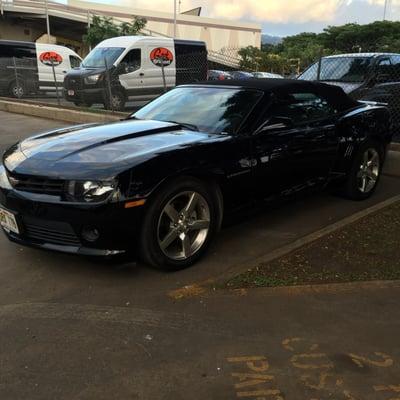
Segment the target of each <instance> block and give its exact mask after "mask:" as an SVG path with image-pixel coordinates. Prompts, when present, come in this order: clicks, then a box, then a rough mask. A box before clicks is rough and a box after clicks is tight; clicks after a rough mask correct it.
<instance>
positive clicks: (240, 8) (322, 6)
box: [121, 0, 379, 23]
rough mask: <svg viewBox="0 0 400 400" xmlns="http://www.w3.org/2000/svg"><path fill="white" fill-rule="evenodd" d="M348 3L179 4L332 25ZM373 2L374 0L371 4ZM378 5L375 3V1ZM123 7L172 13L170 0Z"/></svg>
mask: <svg viewBox="0 0 400 400" xmlns="http://www.w3.org/2000/svg"><path fill="white" fill-rule="evenodd" d="M348 1H349V0H182V10H188V9H190V8H194V7H198V6H202V7H203V8H204V10H205V14H206V15H207V16H210V17H214V18H227V19H250V20H258V21H267V22H268V21H271V22H275V23H287V22H300V23H301V22H311V21H326V22H329V21H333V20H334V18H335V15H336V12H337V11H338V9H339V8H340V7H341V5H342V4H343V3H346V2H348ZM371 1H375V0H371ZM376 1H379V0H376ZM121 3H122V4H123V5H125V6H130V7H133V8H144V9H152V10H160V11H172V6H173V1H172V0H152V1H148V0H121Z"/></svg>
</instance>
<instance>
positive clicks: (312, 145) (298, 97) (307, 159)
mask: <svg viewBox="0 0 400 400" xmlns="http://www.w3.org/2000/svg"><path fill="white" fill-rule="evenodd" d="M291 98H292V99H293V106H294V107H296V108H297V109H298V110H299V112H301V114H302V116H303V121H301V124H300V126H301V127H302V129H297V130H296V131H295V132H293V134H292V136H291V138H290V154H291V165H292V169H293V171H292V179H293V181H294V184H295V185H299V186H302V185H307V186H308V185H314V184H318V183H321V182H323V181H325V180H326V178H327V177H328V175H329V173H330V170H331V168H332V167H333V164H334V162H335V159H336V155H337V149H338V145H339V138H338V135H337V132H336V123H337V116H338V112H337V110H336V109H335V108H334V107H333V106H332V105H330V104H329V103H328V101H327V100H326V99H324V98H323V97H321V96H319V95H317V94H315V93H312V92H299V93H292V94H291Z"/></svg>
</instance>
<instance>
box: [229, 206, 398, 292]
mask: <svg viewBox="0 0 400 400" xmlns="http://www.w3.org/2000/svg"><path fill="white" fill-rule="evenodd" d="M396 279H400V203H396V204H394V205H392V206H390V207H388V208H385V209H383V210H381V211H379V212H377V213H375V214H373V215H370V216H367V217H365V218H363V219H361V220H359V221H357V222H355V223H353V224H351V225H348V226H346V227H345V228H342V229H340V230H338V231H336V232H334V233H332V234H330V235H328V236H326V237H324V238H321V239H319V240H317V241H315V242H313V243H311V244H309V245H307V246H305V247H303V248H302V249H299V250H297V251H295V252H293V253H291V254H288V255H286V256H284V257H281V258H278V259H276V260H273V261H271V262H269V263H266V264H261V265H259V266H257V267H255V268H251V269H249V270H248V271H247V272H245V273H242V274H240V275H237V276H235V277H234V278H232V279H230V280H229V281H227V282H226V283H224V285H223V286H224V287H225V288H226V287H228V288H232V289H239V288H250V287H262V286H270V287H273V286H293V285H301V284H319V283H336V282H354V281H371V280H396Z"/></svg>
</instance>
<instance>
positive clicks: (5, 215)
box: [0, 208, 19, 234]
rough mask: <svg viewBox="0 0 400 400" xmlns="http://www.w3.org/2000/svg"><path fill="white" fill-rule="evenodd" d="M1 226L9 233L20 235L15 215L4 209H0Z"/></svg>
mask: <svg viewBox="0 0 400 400" xmlns="http://www.w3.org/2000/svg"><path fill="white" fill-rule="evenodd" d="M0 225H1V226H2V227H3V228H4V230H5V231H7V232H14V233H16V234H19V228H18V224H17V221H16V219H15V215H14V214H12V213H10V212H9V211H7V210H4V208H0Z"/></svg>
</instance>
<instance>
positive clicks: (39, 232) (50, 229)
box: [24, 221, 81, 247]
mask: <svg viewBox="0 0 400 400" xmlns="http://www.w3.org/2000/svg"><path fill="white" fill-rule="evenodd" d="M24 228H25V236H26V237H27V238H29V239H33V240H35V241H39V242H43V243H51V244H57V245H62V246H74V247H79V246H80V245H81V242H80V240H79V238H78V237H77V236H76V234H75V232H74V231H73V230H72V228H71V226H70V225H69V224H66V223H56V222H53V223H48V224H44V223H40V224H38V223H29V222H27V221H25V223H24Z"/></svg>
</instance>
